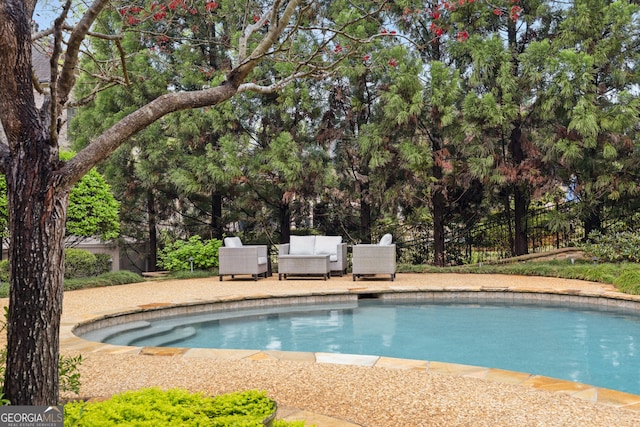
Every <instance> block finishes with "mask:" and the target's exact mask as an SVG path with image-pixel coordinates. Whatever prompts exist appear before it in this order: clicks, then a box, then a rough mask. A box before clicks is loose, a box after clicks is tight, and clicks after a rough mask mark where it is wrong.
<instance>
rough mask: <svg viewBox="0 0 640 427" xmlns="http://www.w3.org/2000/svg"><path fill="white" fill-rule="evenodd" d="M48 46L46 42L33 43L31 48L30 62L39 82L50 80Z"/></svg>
mask: <svg viewBox="0 0 640 427" xmlns="http://www.w3.org/2000/svg"><path fill="white" fill-rule="evenodd" d="M49 60H50V58H49V46H48V44H47V43H34V44H33V48H32V50H31V64H32V66H33V71H34V72H35V74H36V76H37V77H38V81H39V82H40V83H49V82H50V81H51V65H50V64H49Z"/></svg>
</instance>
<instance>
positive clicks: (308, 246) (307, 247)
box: [289, 236, 316, 255]
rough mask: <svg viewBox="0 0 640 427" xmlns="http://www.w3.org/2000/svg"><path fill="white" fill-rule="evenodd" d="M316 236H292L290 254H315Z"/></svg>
mask: <svg viewBox="0 0 640 427" xmlns="http://www.w3.org/2000/svg"><path fill="white" fill-rule="evenodd" d="M315 242H316V236H291V239H290V241H289V243H290V246H289V254H290V255H314V249H315Z"/></svg>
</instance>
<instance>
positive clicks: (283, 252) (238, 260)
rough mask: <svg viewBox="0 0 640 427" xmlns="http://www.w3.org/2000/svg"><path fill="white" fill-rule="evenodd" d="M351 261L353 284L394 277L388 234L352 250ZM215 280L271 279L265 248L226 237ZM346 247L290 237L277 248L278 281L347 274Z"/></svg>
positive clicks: (334, 239)
mask: <svg viewBox="0 0 640 427" xmlns="http://www.w3.org/2000/svg"><path fill="white" fill-rule="evenodd" d="M352 252H353V256H352V260H351V264H352V267H351V268H352V274H353V280H354V281H355V280H356V279H357V278H361V277H369V276H373V275H376V274H389V275H390V277H391V281H393V280H395V277H396V245H395V244H394V243H393V242H392V237H391V234H385V235H384V236H382V238H381V239H380V242H379V243H377V244H358V245H354V246H353V251H352ZM218 255H219V276H220V281H222V277H223V276H229V275H230V276H231V278H234V277H235V276H236V275H240V274H250V275H252V276H253V279H254V280H258V277H267V276H269V275H271V269H270V264H269V257H268V254H267V246H266V245H243V244H242V241H241V240H240V238H239V237H226V238H225V239H224V246H223V247H220V248H219V249H218ZM347 268H348V262H347V244H346V243H344V242H343V241H342V237H341V236H312V235H309V236H291V239H290V240H289V243H284V244H280V245H279V247H278V280H282V279H287V278H288V277H291V276H320V277H322V278H323V279H324V280H327V279H329V278H330V277H331V274H337V275H340V276H343V275H344V274H346V273H347Z"/></svg>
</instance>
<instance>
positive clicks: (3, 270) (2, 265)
mask: <svg viewBox="0 0 640 427" xmlns="http://www.w3.org/2000/svg"><path fill="white" fill-rule="evenodd" d="M0 282H1V283H3V284H4V283H7V282H9V260H7V259H3V260H2V261H0Z"/></svg>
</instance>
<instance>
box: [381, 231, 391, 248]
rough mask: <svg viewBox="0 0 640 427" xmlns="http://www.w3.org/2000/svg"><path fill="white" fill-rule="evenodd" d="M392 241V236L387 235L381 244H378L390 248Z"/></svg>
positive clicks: (383, 237)
mask: <svg viewBox="0 0 640 427" xmlns="http://www.w3.org/2000/svg"><path fill="white" fill-rule="evenodd" d="M392 241H393V237H392V236H391V234H389V233H387V234H385V235H384V236H382V238H380V242H379V243H378V245H380V246H389V245H390V244H391V242H392Z"/></svg>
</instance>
